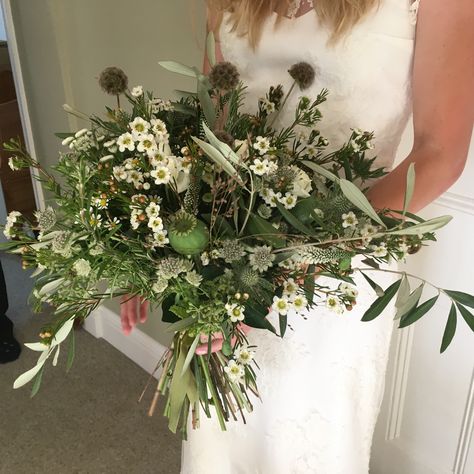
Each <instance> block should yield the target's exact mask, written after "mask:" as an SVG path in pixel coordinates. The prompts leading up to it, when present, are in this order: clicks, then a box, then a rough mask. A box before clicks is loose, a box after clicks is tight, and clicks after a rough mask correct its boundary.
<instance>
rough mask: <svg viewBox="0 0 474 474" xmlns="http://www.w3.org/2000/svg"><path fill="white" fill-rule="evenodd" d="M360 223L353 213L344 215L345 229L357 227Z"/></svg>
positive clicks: (343, 223)
mask: <svg viewBox="0 0 474 474" xmlns="http://www.w3.org/2000/svg"><path fill="white" fill-rule="evenodd" d="M358 223H359V221H358V220H357V217H356V215H355V214H354V213H353V212H352V211H351V212H348V213H347V214H343V215H342V227H344V229H346V228H348V227H355V226H356V225H357V224H358Z"/></svg>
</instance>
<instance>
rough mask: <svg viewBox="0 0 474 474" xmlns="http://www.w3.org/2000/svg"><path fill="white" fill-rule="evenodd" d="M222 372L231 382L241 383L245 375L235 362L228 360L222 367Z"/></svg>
mask: <svg viewBox="0 0 474 474" xmlns="http://www.w3.org/2000/svg"><path fill="white" fill-rule="evenodd" d="M224 372H225V373H226V374H227V375H228V377H229V379H230V380H231V382H234V383H241V382H242V379H243V377H244V375H245V371H244V368H243V367H242V366H241V365H240V364H238V363H237V362H236V361H235V360H230V361H229V363H228V364H227V366H226V367H224Z"/></svg>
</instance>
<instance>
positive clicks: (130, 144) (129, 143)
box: [117, 132, 135, 153]
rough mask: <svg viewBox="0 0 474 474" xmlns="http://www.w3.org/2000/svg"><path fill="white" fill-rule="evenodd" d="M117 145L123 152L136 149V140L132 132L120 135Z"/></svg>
mask: <svg viewBox="0 0 474 474" xmlns="http://www.w3.org/2000/svg"><path fill="white" fill-rule="evenodd" d="M117 145H118V147H119V151H120V152H121V153H123V152H124V151H125V150H129V151H133V150H135V142H134V140H133V136H132V134H131V133H128V132H126V133H123V134H122V135H120V137H118V138H117Z"/></svg>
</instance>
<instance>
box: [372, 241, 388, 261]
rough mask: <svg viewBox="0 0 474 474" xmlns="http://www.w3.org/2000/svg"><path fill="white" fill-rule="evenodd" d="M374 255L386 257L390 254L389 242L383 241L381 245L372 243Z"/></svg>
mask: <svg viewBox="0 0 474 474" xmlns="http://www.w3.org/2000/svg"><path fill="white" fill-rule="evenodd" d="M372 255H373V256H374V257H379V258H382V257H386V256H387V255H388V250H387V244H386V243H385V242H382V243H381V244H379V245H372Z"/></svg>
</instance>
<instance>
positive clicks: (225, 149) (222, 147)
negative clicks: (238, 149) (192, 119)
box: [202, 123, 244, 166]
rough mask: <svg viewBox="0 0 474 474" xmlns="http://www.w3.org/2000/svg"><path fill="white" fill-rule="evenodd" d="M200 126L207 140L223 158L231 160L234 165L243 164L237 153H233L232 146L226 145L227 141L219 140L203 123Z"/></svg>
mask: <svg viewBox="0 0 474 474" xmlns="http://www.w3.org/2000/svg"><path fill="white" fill-rule="evenodd" d="M202 127H203V129H204V133H205V135H206V138H207V139H208V140H209V143H210V144H211V145H212V146H213V147H214V148H216V149H217V150H219V151H220V152H221V153H222V155H223V156H224V157H225V158H227V159H228V160H230V161H232V162H233V163H234V164H235V165H242V166H243V165H244V163H243V162H242V160H241V159H240V158H239V156H238V155H237V153H235V151H234V150H232V148H231V147H230V146H229V145H227V143H224V142H221V141H220V140H219V139H218V138H217V137H216V136H215V135H214V133H213V132H212V131H211V129H210V128H209V127H208V126H207V125H206V124H205V123H203V124H202Z"/></svg>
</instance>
